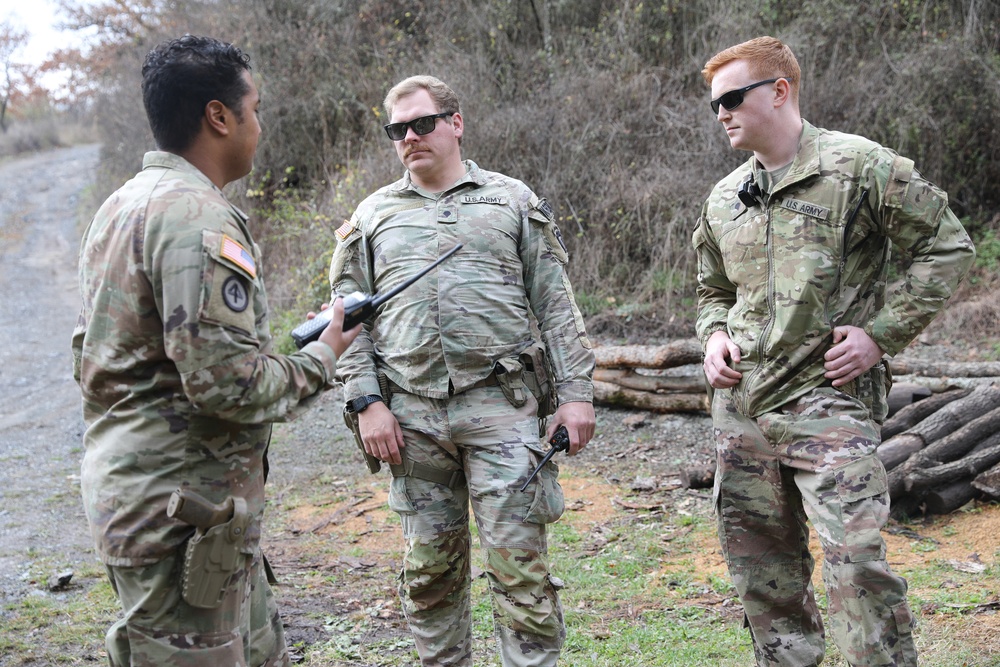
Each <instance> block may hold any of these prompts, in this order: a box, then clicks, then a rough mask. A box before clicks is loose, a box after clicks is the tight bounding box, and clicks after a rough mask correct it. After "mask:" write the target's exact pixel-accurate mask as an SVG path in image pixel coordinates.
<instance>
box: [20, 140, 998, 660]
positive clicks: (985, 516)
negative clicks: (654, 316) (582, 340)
mask: <svg viewBox="0 0 1000 667" xmlns="http://www.w3.org/2000/svg"><path fill="white" fill-rule="evenodd" d="M98 158H99V148H98V147H97V146H80V147H73V148H66V149H59V150H54V151H48V152H44V153H39V154H35V155H30V156H27V157H22V158H18V159H16V160H9V161H6V162H3V163H0V184H2V186H0V629H2V627H3V625H4V621H5V619H6V618H7V617H8V615H10V614H12V613H14V612H13V611H12V610H13V609H15V608H16V605H17V604H18V603H19V602H21V601H23V600H24V599H25V598H26V597H32V596H37V597H55V598H57V599H71V598H72V597H74V596H79V595H82V594H83V593H84V592H85V591H88V590H89V589H90V588H92V587H93V586H95V585H97V584H98V583H99V582H100V580H101V576H102V575H101V569H100V566H99V564H98V563H97V561H96V558H95V555H94V551H93V547H92V541H91V538H90V535H89V532H88V530H87V525H86V519H85V517H84V514H83V511H82V506H81V502H80V497H79V463H80V459H81V453H82V450H81V441H82V433H83V424H82V420H81V418H80V397H79V391H78V389H77V387H76V385H75V383H74V382H73V380H72V377H71V355H70V351H69V340H70V335H71V331H72V328H73V326H74V324H75V322H76V316H77V312H78V308H79V299H78V292H77V286H76V265H77V247H78V243H79V233H80V230H81V220H84V219H86V218H88V217H89V215H91V214H92V211H80V210H78V209H79V201H80V197H81V194H82V193H83V192H85V189H86V188H87V187H88V184H89V183H90V180H91V178H92V175H93V173H94V171H95V169H96V165H97V161H98ZM265 255H266V248H265ZM923 353H924V354H930V355H932V356H934V357H935V358H938V359H943V358H955V359H961V360H966V359H967V355H966V354H965V353H964V352H962V351H961V349H959V348H950V347H942V346H933V347H927V349H926V350H923ZM694 370H696V369H694ZM341 405H342V397H341V396H340V395H339V392H338V391H337V390H334V391H331V392H329V393H328V394H327V395H326V396H324V397H323V398H322V399H321V400H320V401H319V402H318V404H317V406H316V407H315V409H313V410H312V411H311V412H310V413H309V414H308V415H306V416H305V417H303V418H301V419H300V420H298V421H297V422H294V423H290V424H281V425H278V426H277V427H276V428H275V434H274V438H273V440H272V446H271V456H270V463H271V478H270V480H269V483H268V486H269V492H268V493H269V510H268V525H267V526H266V530H265V539H264V550H265V553H266V554H267V556H268V558H269V560H270V561H271V563H272V565H273V566H274V569H275V571H276V573H277V575H278V578H279V579H280V580H281V583H282V585H281V586H279V587H278V588H277V589H276V590H277V593H278V595H279V604H280V605H281V609H282V616H283V619H284V621H285V624H286V632H287V638H288V641H289V644H290V645H291V646H293V647H294V648H293V651H294V654H295V655H297V656H299V657H301V655H302V653H301V651H302V650H303V649H304V648H305V647H308V646H310V645H313V644H315V643H317V642H321V641H326V640H328V639H330V638H332V637H334V636H335V635H337V634H338V633H342V632H341V631H342V629H343V628H344V627H345V624H347V625H353V626H362V625H364V626H365V627H366V628H367V629H365V630H364V631H363V633H362V636H360V637H356V638H355V640H354V641H367V640H370V639H383V640H384V639H387V638H393V637H398V638H401V639H402V638H405V637H407V636H408V635H407V630H406V628H405V623H404V622H403V620H402V617H401V613H400V608H399V603H398V601H397V599H396V593H395V575H396V570H397V568H398V564H399V559H400V554H401V538H400V535H399V528H398V521H397V520H396V519H395V517H393V516H391V513H390V512H388V510H387V508H386V503H385V494H386V486H387V484H386V477H385V476H384V475H380V476H378V477H373V476H369V475H368V474H367V471H365V469H364V466H363V464H362V462H361V459H360V456H359V455H358V453H357V451H356V450H355V446H354V443H353V440H351V439H350V435H349V433H348V432H347V431H346V429H345V428H344V426H343V422H342V418H341ZM597 412H598V431H597V435H596V437H595V439H594V440H593V442H591V444H590V445H589V446H588V447H587V448H586V449H585V450H584V451H583V452H582V453H580V454H579V455H578V456H576V457H572V458H569V457H566V458H562V460H561V461H560V466H561V469H562V473H561V479H562V480H563V486H564V489H565V493H566V498H567V507H568V511H567V514H566V516H565V517H564V519H563V520H564V521H569V522H572V523H573V525H574V526H575V527H577V528H578V529H579V530H580V532H581V533H582V534H585V535H587V536H588V538H587V539H586V540H584V541H583V542H581V543H578V544H573V545H568V546H566V547H560V546H556V547H555V548H569V549H573V550H575V551H577V552H578V553H579V555H580V557H581V558H583V557H585V556H586V555H587V554H592V553H595V552H596V551H598V550H600V549H601V547H602V546H604V544H606V543H607V542H608V541H609V540H612V539H614V535H613V534H614V533H615V531H620V530H622V526H627V525H628V524H629V522H630V521H633V520H634V518H635V517H636V516H642V517H650V516H652V517H656V516H659V517H670V516H676V515H677V514H687V515H698V516H701V517H705V518H708V517H710V516H711V500H710V492H709V491H705V490H700V491H694V490H685V489H682V488H681V485H680V481H679V477H678V474H679V472H680V471H681V470H682V469H683V468H685V467H693V466H704V465H710V464H711V463H712V462H713V460H714V459H713V444H712V429H711V424H710V420H709V418H708V417H707V415H704V414H668V415H654V414H649V413H641V412H635V411H627V410H620V409H612V408H604V407H599V408H598V411H597ZM709 520H710V519H709ZM671 526H672V524H671V523H670V522H669V521H667V520H666V518H664V528H663V530H664V535H663V538H662V539H663V544H664V558H663V559H662V568H663V574H664V576H667V577H669V576H670V574H671V573H672V572H675V571H677V569H678V568H680V567H681V565H680V564H679V563H681V562H682V561H681V560H680V559H671V558H670V549H671V547H670V543H671V541H672V540H673V539H674V538H675V537H676V535H675V534H674V533H673V532H671V531H673V530H674V529H673V528H672V527H671ZM887 532H888V534H887V536H886V537H887V541H888V543H889V560H890V562H891V563H892V565H893V567H894V568H897V569H906V568H907V567H909V566H912V565H918V564H922V563H924V562H929V561H930V560H931V559H933V560H935V561H941V562H945V563H948V564H950V566H951V567H953V568H954V569H955V570H961V569H963V568H965V569H968V568H976V567H981V566H982V565H987V566H992V567H995V566H996V564H997V555H998V554H997V538H996V535H998V534H1000V509H998V508H997V507H996V506H993V505H986V506H983V507H981V508H979V509H978V510H977V511H976V512H974V513H970V512H956V513H954V514H952V515H949V516H947V517H941V518H938V519H936V520H934V521H932V522H929V523H927V524H918V525H916V526H912V525H910V526H907V527H902V526H896V525H892V526H890V529H889V531H887ZM930 541H933V542H930ZM924 542H926V543H933V544H935V549H934V550H933V551H932V552H928V551H926V550H921V549H919V548H914V544H921V543H924ZM694 551H695V554H696V555H695V556H694V558H695V565H694V567H695V568H696V571H697V572H699V574H703V575H705V576H707V575H711V574H717V575H718V576H720V577H725V576H726V575H725V567H724V564H723V562H722V559H721V555H720V553H719V548H718V544H717V543H716V542H715V541H714V539H713V538H712V537H711V536H707V537H705V538H704V544H702V545H700V548H698V549H696V550H694ZM689 558H690V557H689ZM683 567H687V568H691V564H690V560H688V561H686V562H685V564H684V565H683ZM60 575H62V576H63V577H64V578H65V576H66V575H72V576H75V578H71V579H70V583H69V584H68V585H63V586H54V587H53V586H52V583H53V582H54V581H55V580H56V579H58V577H59V576H60ZM938 584H939V585H941V586H947V585H949V582H948V581H947V580H945V581H943V582H938ZM994 593H995V592H994ZM691 604H694V605H700V606H704V605H712V606H713V608H717V609H718V610H719V611H720V613H724V614H726V615H727V616H732V617H733V618H734V619H735V618H737V617H738V616H739V615H740V614H741V611H740V610H739V604H738V602H736V603H735V604H734V601H733V600H732V599H728V598H726V597H725V596H722V595H718V594H716V593H713V592H712V591H711V589H710V588H706V592H705V595H704V597H703V598H702V599H695V600H691ZM624 607H628V609H625V608H624ZM624 607H623V610H622V614H629V615H634V614H636V613H638V611H637V610H635V609H633V608H631V605H624ZM923 611H924V612H927V613H929V612H932V611H933V609H925V610H923ZM980 619H981V620H980V622H978V623H977V624H975V625H963V626H961V627H958V628H957V629H956V632H959V633H966V634H968V633H973V634H974V635H975V633H980V632H981V633H982V636H983V639H982V641H983V642H984V646H985V645H987V643H988V645H989V646H990V647H991V648H990V654H991V655H1000V645H998V640H996V639H995V637H996V636H998V635H997V632H996V631H997V630H1000V622H998V619H1000V615H996V614H992V615H990V614H984V615H981V616H980ZM362 621H363V623H362ZM976 636H977V635H976ZM39 653H40V654H45V655H49V656H56V655H58V654H59V653H61V654H62V655H61V656H60V662H61V663H63V664H65V663H66V662H69V663H72V664H83V663H85V662H92V661H95V660H96V661H97V662H99V663H103V662H104V660H105V658H104V657H103V637H102V636H100V635H95V636H92V637H80V638H79V645H78V646H77V647H75V648H74V649H71V650H70V651H69V652H68V653H67V650H66V649H65V648H58V649H52V650H51V651H46V650H45V647H44V646H43V647H39ZM54 661H55V659H54V658H53V662H54ZM29 663H30V664H31V665H42V664H51V663H49V662H45V661H44V660H43V661H38V660H37V659H36V660H32V659H31V658H29V657H27V656H0V667H5V666H7V665H11V666H13V665H22V664H29ZM351 664H360V663H351Z"/></svg>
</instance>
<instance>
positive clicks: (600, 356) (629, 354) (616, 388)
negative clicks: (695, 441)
mask: <svg viewBox="0 0 1000 667" xmlns="http://www.w3.org/2000/svg"><path fill="white" fill-rule="evenodd" d="M594 354H595V356H596V357H597V368H596V369H595V370H594V400H595V401H596V402H597V403H602V404H604V405H614V406H618V407H623V408H639V409H642V410H649V411H651V412H706V411H708V394H707V392H706V386H705V376H704V375H703V374H702V372H701V361H702V358H703V357H704V353H703V352H702V349H701V344H700V343H699V342H698V341H697V340H695V339H693V338H692V339H683V340H676V341H671V342H670V343H667V344H666V345H626V346H620V347H613V346H608V347H596V348H594ZM695 364H696V365H697V368H694V369H689V372H688V373H686V374H681V375H670V374H664V373H662V371H664V370H667V369H680V368H682V367H685V366H691V365H695Z"/></svg>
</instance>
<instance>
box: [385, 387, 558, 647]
mask: <svg viewBox="0 0 1000 667" xmlns="http://www.w3.org/2000/svg"><path fill="white" fill-rule="evenodd" d="M535 405H536V404H535V401H534V399H533V398H530V397H529V399H528V401H527V402H526V403H525V404H524V405H523V406H521V407H520V408H518V409H516V410H514V409H513V408H512V407H511V405H510V403H509V402H508V401H507V399H506V398H505V397H504V394H503V392H502V390H501V389H500V388H499V387H495V386H491V387H482V388H477V389H471V390H469V391H465V392H462V393H459V394H456V395H455V396H454V397H453V398H451V399H433V398H425V397H422V396H417V395H416V394H406V393H401V394H395V395H393V397H392V401H391V405H390V408H391V410H392V412H393V414H394V415H395V416H396V418H397V419H398V421H399V425H400V427H401V428H402V429H403V435H404V439H405V441H406V458H407V460H409V461H413V462H415V463H421V464H425V465H429V466H433V467H434V468H439V469H441V470H445V471H461V472H463V473H464V476H465V478H466V482H467V483H466V484H465V485H462V486H459V487H457V488H454V489H450V488H448V487H447V486H444V485H442V484H436V483H434V482H430V481H427V480H423V479H419V478H416V477H409V476H406V477H394V478H393V480H392V486H391V488H390V491H389V507H390V508H391V509H392V510H394V511H395V512H397V513H398V514H399V517H400V521H401V523H402V526H403V537H404V539H405V540H406V554H405V556H404V559H403V568H402V572H401V574H400V579H399V594H400V599H401V600H402V605H403V611H404V613H405V615H406V618H407V621H408V622H409V624H410V629H411V631H412V632H413V636H414V639H415V641H416V643H417V648H418V652H419V654H420V657H421V660H422V664H425V665H450V666H459V665H462V666H466V667H468V666H471V665H472V664H473V662H472V632H471V619H472V607H471V600H470V588H471V585H472V580H471V560H470V553H469V549H470V543H469V541H470V532H469V505H470V502H471V505H472V510H473V514H474V516H475V519H476V526H477V528H478V534H479V542H480V544H481V546H482V547H483V548H484V549H485V550H486V555H485V565H484V576H485V577H486V579H487V581H488V583H489V594H490V597H491V599H492V602H493V612H494V619H495V626H496V630H497V634H498V635H499V637H500V641H499V642H498V644H499V648H500V651H501V652H502V653H504V654H505V656H504V658H503V660H504V661H503V664H504V665H507V666H511V665H517V666H519V667H525V666H528V665H551V664H555V660H556V658H557V657H558V655H559V649H560V648H561V646H562V644H563V641H564V639H565V630H564V628H563V615H562V607H561V606H560V603H559V597H558V594H557V588H559V587H561V583H560V582H559V580H558V579H556V578H555V577H552V576H551V575H550V573H549V571H548V567H547V563H546V559H545V555H546V551H547V544H546V539H545V525H546V524H548V523H552V522H553V521H556V520H557V519H558V518H559V517H560V516H561V515H562V513H563V509H564V501H563V493H562V488H561V487H560V486H559V482H558V480H557V476H558V473H559V469H558V467H557V466H556V464H555V463H553V462H551V461H550V462H549V463H547V464H546V465H545V467H544V468H543V469H542V470H541V471H540V472H539V474H538V476H537V477H536V479H535V480H534V481H533V482H532V484H530V485H529V486H528V488H527V489H526V490H525V491H524V492H522V491H520V488H521V486H522V485H523V484H524V481H525V480H526V479H527V478H528V476H529V475H530V474H531V472H532V471H533V470H534V469H535V467H536V466H537V465H538V463H539V461H540V460H541V458H542V456H543V453H542V449H541V446H540V445H539V443H538V424H537V421H536V419H535V410H536V407H535Z"/></svg>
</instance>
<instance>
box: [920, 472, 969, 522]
mask: <svg viewBox="0 0 1000 667" xmlns="http://www.w3.org/2000/svg"><path fill="white" fill-rule="evenodd" d="M978 494H979V492H978V491H977V490H976V488H975V487H973V486H972V478H971V477H964V478H962V479H961V480H959V481H957V482H952V483H951V484H946V485H945V486H941V487H938V488H935V489H931V490H930V491H928V492H927V495H926V496H925V498H924V505H925V507H926V508H927V512H928V513H929V514H948V513H949V512H954V511H955V510H957V509H958V508H959V507H961V506H962V505H964V504H965V503H967V502H969V501H970V500H972V499H973V498H975V497H976V496H977V495H978Z"/></svg>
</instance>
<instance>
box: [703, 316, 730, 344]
mask: <svg viewBox="0 0 1000 667" xmlns="http://www.w3.org/2000/svg"><path fill="white" fill-rule="evenodd" d="M717 331H727V328H726V323H725V322H722V323H719V324H716V325H715V326H713V327H711V328H708V329H704V330H702V332H701V333H700V335H699V336H698V341H699V342H700V343H701V349H703V350H704V349H705V346H706V345H708V339H709V338H711V337H712V336H713V335H714V334H715V332H717Z"/></svg>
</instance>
